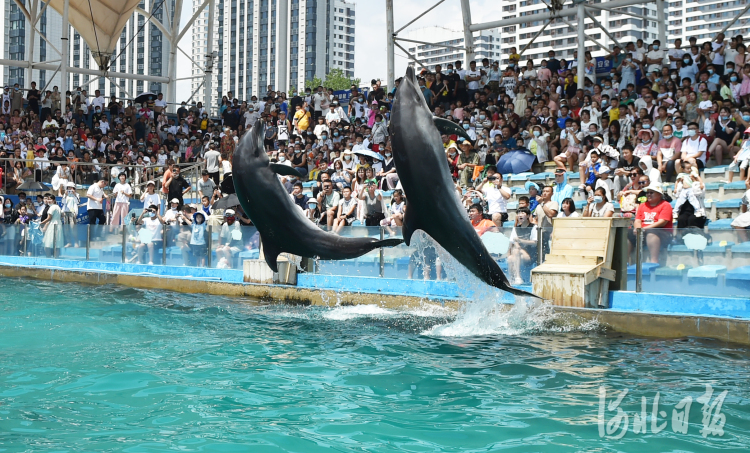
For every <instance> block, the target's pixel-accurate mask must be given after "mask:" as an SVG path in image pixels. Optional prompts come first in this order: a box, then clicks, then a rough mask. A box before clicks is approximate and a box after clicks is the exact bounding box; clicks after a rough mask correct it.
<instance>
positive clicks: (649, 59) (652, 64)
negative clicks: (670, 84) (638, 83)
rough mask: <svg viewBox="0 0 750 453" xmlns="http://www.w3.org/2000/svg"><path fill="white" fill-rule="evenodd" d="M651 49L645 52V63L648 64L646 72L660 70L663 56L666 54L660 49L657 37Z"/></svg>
mask: <svg viewBox="0 0 750 453" xmlns="http://www.w3.org/2000/svg"><path fill="white" fill-rule="evenodd" d="M651 48H652V50H651V51H649V52H648V53H646V64H648V68H647V71H648V72H654V71H656V72H660V71H661V67H662V65H663V64H664V56H665V55H666V54H665V52H664V50H662V49H661V41H659V40H658V39H657V40H655V41H654V43H653V45H652V47H651Z"/></svg>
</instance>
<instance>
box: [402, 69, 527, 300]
mask: <svg viewBox="0 0 750 453" xmlns="http://www.w3.org/2000/svg"><path fill="white" fill-rule="evenodd" d="M390 128H391V129H390V132H391V146H392V148H393V159H394V162H395V163H396V172H397V173H398V177H399V180H400V181H401V185H402V186H403V188H404V193H405V194H406V203H407V204H406V212H405V216H404V226H403V233H404V240H405V241H406V244H407V245H408V244H409V243H410V242H411V237H412V235H413V234H414V231H416V230H422V231H424V232H425V233H427V234H429V235H430V237H432V239H434V240H435V241H437V243H438V244H440V245H441V246H442V247H443V248H444V249H445V250H446V251H448V253H450V254H451V255H452V256H453V257H454V258H456V260H458V262H460V263H461V264H463V265H464V266H465V267H466V268H467V269H468V270H469V271H471V273H473V274H474V275H476V276H477V277H479V278H480V279H482V280H483V281H484V282H485V283H487V284H488V285H492V286H494V287H496V288H500V289H502V290H503V291H507V292H509V293H512V294H515V295H517V296H531V297H536V296H534V295H533V294H531V293H527V292H526V291H522V290H519V289H516V288H513V287H512V286H511V285H510V282H509V281H508V278H507V277H506V276H505V274H503V271H502V270H500V266H498V265H497V262H495V260H494V259H492V256H491V255H490V253H489V252H488V251H487V249H486V248H485V246H484V244H483V243H482V241H481V239H479V236H478V235H477V233H476V232H475V231H474V228H473V227H472V226H471V222H470V221H469V218H468V216H467V215H466V209H464V207H463V206H461V204H460V202H459V200H458V198H457V196H456V190H455V185H454V184H453V179H452V178H451V174H450V170H449V168H448V160H447V159H446V157H445V150H444V149H443V143H442V140H441V138H440V134H439V133H438V130H437V128H436V127H435V125H434V123H433V118H432V114H431V113H430V110H429V109H428V108H427V104H426V103H425V100H424V97H423V96H422V93H421V92H420V91H419V89H418V88H417V80H416V78H415V77H414V69H413V68H411V67H409V69H407V71H406V77H404V78H403V80H402V81H401V84H400V85H399V87H398V90H397V91H396V97H395V99H394V101H393V110H392V112H391V126H390Z"/></svg>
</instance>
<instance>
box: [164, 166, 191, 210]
mask: <svg viewBox="0 0 750 453" xmlns="http://www.w3.org/2000/svg"><path fill="white" fill-rule="evenodd" d="M164 186H165V187H166V188H167V198H168V199H170V200H172V199H175V198H176V199H177V200H179V203H180V204H179V206H180V207H182V205H183V204H184V202H183V200H182V196H183V195H185V194H186V193H188V192H189V191H190V183H189V182H187V180H186V179H185V178H183V177H182V175H181V174H180V167H178V166H176V165H175V166H174V169H173V170H172V175H170V177H169V178H168V179H167V180H166V181H165V182H164Z"/></svg>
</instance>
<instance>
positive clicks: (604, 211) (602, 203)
mask: <svg viewBox="0 0 750 453" xmlns="http://www.w3.org/2000/svg"><path fill="white" fill-rule="evenodd" d="M587 201H588V205H587V206H586V208H585V210H584V211H583V216H584V217H612V216H613V215H614V214H615V208H614V206H613V205H612V203H611V202H610V201H609V196H608V194H607V190H606V189H605V188H603V187H598V188H597V189H596V190H595V191H594V194H593V195H592V196H590V197H589V198H588V200H587Z"/></svg>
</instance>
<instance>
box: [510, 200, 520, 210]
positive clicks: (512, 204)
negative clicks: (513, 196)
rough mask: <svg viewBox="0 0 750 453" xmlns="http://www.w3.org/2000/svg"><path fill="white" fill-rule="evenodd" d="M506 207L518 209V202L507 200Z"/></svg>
mask: <svg viewBox="0 0 750 453" xmlns="http://www.w3.org/2000/svg"><path fill="white" fill-rule="evenodd" d="M508 209H518V202H517V201H509V202H508Z"/></svg>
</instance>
